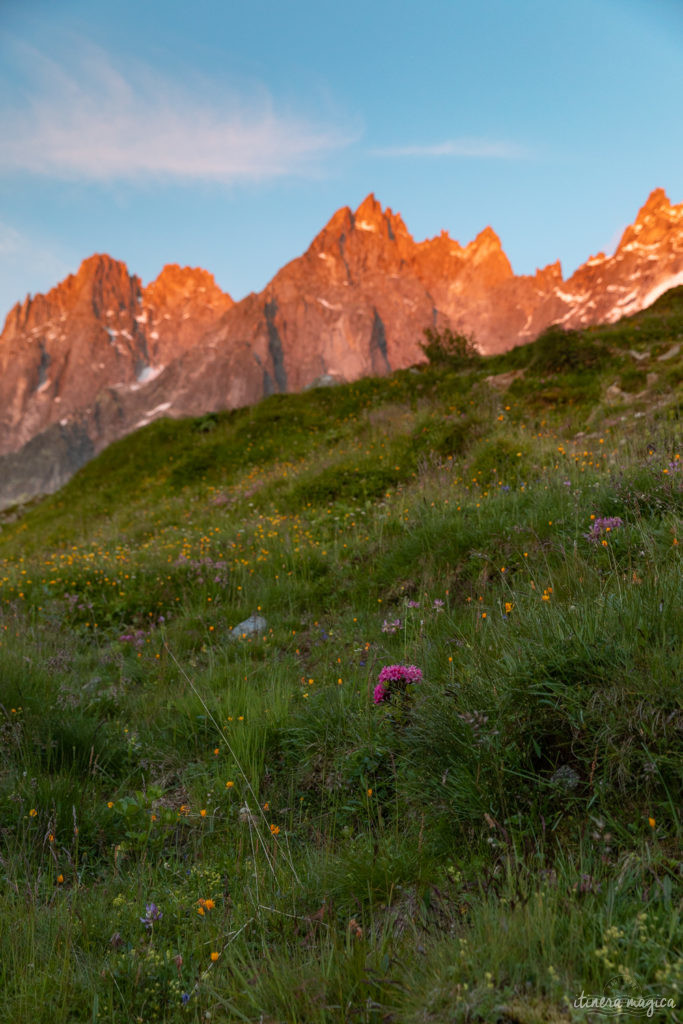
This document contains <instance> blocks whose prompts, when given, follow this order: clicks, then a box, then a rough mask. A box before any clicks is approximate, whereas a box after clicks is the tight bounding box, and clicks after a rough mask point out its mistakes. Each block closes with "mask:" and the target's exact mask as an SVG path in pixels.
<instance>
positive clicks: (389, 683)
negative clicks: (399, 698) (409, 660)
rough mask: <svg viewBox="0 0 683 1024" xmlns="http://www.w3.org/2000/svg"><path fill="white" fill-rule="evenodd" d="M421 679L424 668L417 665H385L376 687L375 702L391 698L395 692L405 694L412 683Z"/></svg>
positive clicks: (378, 702) (379, 702)
mask: <svg viewBox="0 0 683 1024" xmlns="http://www.w3.org/2000/svg"><path fill="white" fill-rule="evenodd" d="M421 680H422V670H421V669H419V668H418V667H417V665H385V666H384V668H383V669H382V671H381V672H380V674H379V682H378V683H377V686H376V687H375V692H374V701H375V704H381V703H382V701H385V700H389V699H390V698H391V697H392V696H393V695H394V694H405V691H406V687H407V686H408V685H409V684H410V683H419V682H421Z"/></svg>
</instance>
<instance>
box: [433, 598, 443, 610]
mask: <svg viewBox="0 0 683 1024" xmlns="http://www.w3.org/2000/svg"><path fill="white" fill-rule="evenodd" d="M444 603H445V602H444V601H442V600H441V598H439V597H437V598H436V600H435V601H434V605H433V608H434V611H436V612H440V611H441V609H442V608H443V606H444Z"/></svg>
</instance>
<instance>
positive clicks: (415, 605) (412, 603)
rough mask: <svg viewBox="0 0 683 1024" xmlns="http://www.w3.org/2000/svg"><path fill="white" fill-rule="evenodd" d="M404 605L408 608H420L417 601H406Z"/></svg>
mask: <svg viewBox="0 0 683 1024" xmlns="http://www.w3.org/2000/svg"><path fill="white" fill-rule="evenodd" d="M406 604H407V605H408V607H409V608H419V607H420V602H419V601H406Z"/></svg>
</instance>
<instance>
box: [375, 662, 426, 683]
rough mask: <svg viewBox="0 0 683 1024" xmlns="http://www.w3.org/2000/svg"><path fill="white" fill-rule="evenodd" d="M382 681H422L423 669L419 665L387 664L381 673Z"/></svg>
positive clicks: (380, 679)
mask: <svg viewBox="0 0 683 1024" xmlns="http://www.w3.org/2000/svg"><path fill="white" fill-rule="evenodd" d="M379 681H380V683H420V682H422V669H419V668H418V667H417V665H385V666H384V668H383V669H382V671H381V672H380V674H379Z"/></svg>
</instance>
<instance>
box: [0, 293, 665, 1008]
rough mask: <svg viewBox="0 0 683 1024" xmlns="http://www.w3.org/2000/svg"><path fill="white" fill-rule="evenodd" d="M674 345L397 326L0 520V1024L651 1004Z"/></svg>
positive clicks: (619, 336)
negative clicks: (339, 368) (285, 385)
mask: <svg viewBox="0 0 683 1024" xmlns="http://www.w3.org/2000/svg"><path fill="white" fill-rule="evenodd" d="M682 346H683V288H678V289H676V290H673V291H671V292H669V293H667V294H666V295H665V296H663V297H662V298H661V299H660V300H659V301H658V302H657V303H655V305H654V306H652V307H651V308H650V309H648V310H646V311H644V312H642V313H640V314H638V315H636V316H633V317H630V318H628V319H626V320H624V321H622V322H620V323H618V324H616V325H611V326H602V327H596V328H590V329H586V330H583V331H580V332H571V333H565V332H563V331H562V330H561V329H559V328H551V329H549V330H548V331H546V332H545V333H544V334H543V335H542V336H541V337H540V338H539V339H538V340H537V341H536V342H534V343H533V344H531V345H527V346H524V347H521V348H517V349H514V350H512V351H511V352H508V353H506V354H505V355H501V356H496V357H488V358H481V357H478V356H477V355H476V354H474V353H472V352H470V351H469V350H468V349H467V347H466V346H465V345H463V344H462V342H461V340H458V339H454V338H453V337H452V336H450V335H448V334H445V335H432V336H431V338H430V339H428V343H427V352H428V354H429V357H430V361H429V362H428V363H426V364H424V365H420V366H417V367H413V368H412V369H409V370H405V371H400V372H397V373H395V374H393V375H392V376H391V377H387V378H380V379H368V380H363V381H359V382H356V383H354V384H348V385H343V386H339V387H334V388H328V389H316V390H312V391H309V392H306V393H303V394H299V395H275V396H272V397H271V398H269V399H266V400H264V401H263V402H261V403H259V404H258V405H257V406H253V407H251V408H247V409H241V410H236V411H232V412H226V413H221V414H215V415H214V414H212V415H207V416H204V417H201V418H199V419H193V420H184V421H171V420H160V421H157V422H155V423H153V424H151V425H150V426H148V427H146V428H144V429H143V430H140V431H138V432H137V433H136V434H133V435H132V436H130V437H128V438H126V439H124V440H123V441H120V442H118V443H117V444H114V445H112V446H111V447H110V448H108V449H107V450H106V451H105V452H103V453H102V455H100V456H99V457H98V458H97V459H95V460H94V461H93V462H92V463H90V464H89V465H88V466H86V467H85V468H84V469H83V470H81V471H80V472H79V473H78V474H77V475H76V476H75V477H74V478H73V479H72V480H71V482H70V483H69V484H68V485H67V486H66V487H65V488H63V489H62V490H61V491H60V492H59V493H58V494H56V495H54V496H52V497H50V498H47V499H45V500H43V501H42V502H40V503H37V504H36V505H34V506H33V507H31V508H28V509H14V510H10V511H9V512H6V513H4V514H1V515H0V526H1V529H0V753H1V757H0V841H1V845H0V869H1V872H2V879H3V885H2V897H1V903H0V988H1V990H2V992H3V997H2V1011H3V1013H4V1015H5V1016H4V1017H3V1018H2V1019H7V1020H8V1021H13V1022H17V1024H24V1022H25V1024H41V1022H48V1021H49V1022H50V1024H58V1022H62V1021H64V1022H66V1021H74V1022H76V1021H78V1022H81V1021H93V1022H94V1021H98V1022H117V1024H118V1022H121V1024H128V1022H131V1021H134V1022H138V1021H141V1022H151V1021H173V1022H176V1021H178V1022H179V1021H192V1022H199V1021H205V1020H214V1021H254V1022H256V1021H260V1022H263V1024H266V1022H267V1024H276V1022H305V1024H309V1022H310V1024H323V1022H325V1024H326V1022H342V1021H343V1022H347V1021H349V1022H351V1021H353V1022H373V1024H374V1022H377V1024H379V1022H399V1021H400V1022H408V1024H417V1022H430V1024H431V1022H433V1024H443V1022H446V1021H448V1022H451V1021H453V1022H456V1021H457V1022H474V1021H481V1022H490V1021H498V1022H501V1024H510V1022H518V1024H541V1022H553V1021H558V1022H559V1021H565V1020H577V1021H579V1020H581V1021H585V1020H588V1019H598V1018H597V1017H593V1018H591V1017H590V1016H587V1011H586V1009H585V1008H582V1007H581V1006H578V1005H577V1006H575V1005H574V1004H575V1001H577V1002H579V1001H580V997H581V994H582V993H584V994H585V995H589V994H592V995H594V996H596V997H600V996H602V995H603V994H605V993H606V994H607V995H612V996H618V995H623V996H631V997H633V998H642V1000H644V1001H645V1002H644V1006H645V1007H646V1008H647V1007H648V1006H650V1005H655V1004H656V1008H655V1009H654V1010H653V1013H654V1019H663V1020H664V1019H666V1020H673V1019H675V1018H674V1017H673V1016H672V1014H673V1013H675V1011H674V1010H672V1009H671V1008H670V1007H667V1006H666V1005H664V1006H663V1007H662V1005H660V1004H657V1003H656V1001H657V1000H661V999H664V1000H665V1002H666V1000H673V1001H674V1002H676V1003H678V1004H680V1003H681V999H683V996H682V995H681V992H680V986H681V982H682V970H681V963H682V961H681V953H680V948H679V946H678V945H677V940H678V939H679V937H680V930H679V924H678V913H679V910H680V902H679V901H680V889H679V888H678V887H679V886H680V874H681V862H680V845H679V844H680V831H679V830H680V822H679V817H678V815H679V813H680V806H681V803H680V798H681V785H680V783H681V779H680V765H681V759H680V739H681V729H682V728H683V710H682V709H681V678H682V677H683V673H682V672H681V667H682V666H681V650H682V649H683V645H682V644H681V629H680V625H681V615H680V609H681V607H683V594H682V590H683V588H682V586H681V565H680V547H679V539H680V537H681V507H682V505H683V470H681V460H680V394H681V368H682V366H683V356H682V353H681V348H682ZM253 615H258V616H261V617H263V618H264V619H265V627H264V628H263V630H262V631H260V632H257V633H254V634H250V633H249V632H248V630H247V629H246V628H245V629H243V630H242V631H241V634H240V635H237V636H235V635H234V634H233V630H234V628H235V627H236V626H238V625H239V624H240V623H243V622H244V621H245V620H247V619H248V618H249V617H250V616H253ZM239 632H240V631H238V633H239ZM389 666H401V667H398V668H394V670H393V671H389V672H385V673H384V674H383V676H382V678H383V679H384V680H385V682H384V688H383V687H382V684H381V683H380V681H379V676H380V672H381V671H382V669H384V668H387V667H389ZM407 667H410V669H411V671H407ZM413 667H415V668H416V669H419V672H416V671H415V668H413ZM387 678H388V681H387ZM615 979H616V981H615ZM606 986H607V988H606ZM610 986H611V987H610ZM677 986H678V987H677ZM648 1000H649V1001H655V1004H653V1003H651V1002H650V1003H648ZM643 1012H644V1011H643ZM657 1014H661V1015H662V1016H660V1017H659V1018H658V1017H657ZM0 1016H2V1015H0ZM600 1019H601V1018H600Z"/></svg>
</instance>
